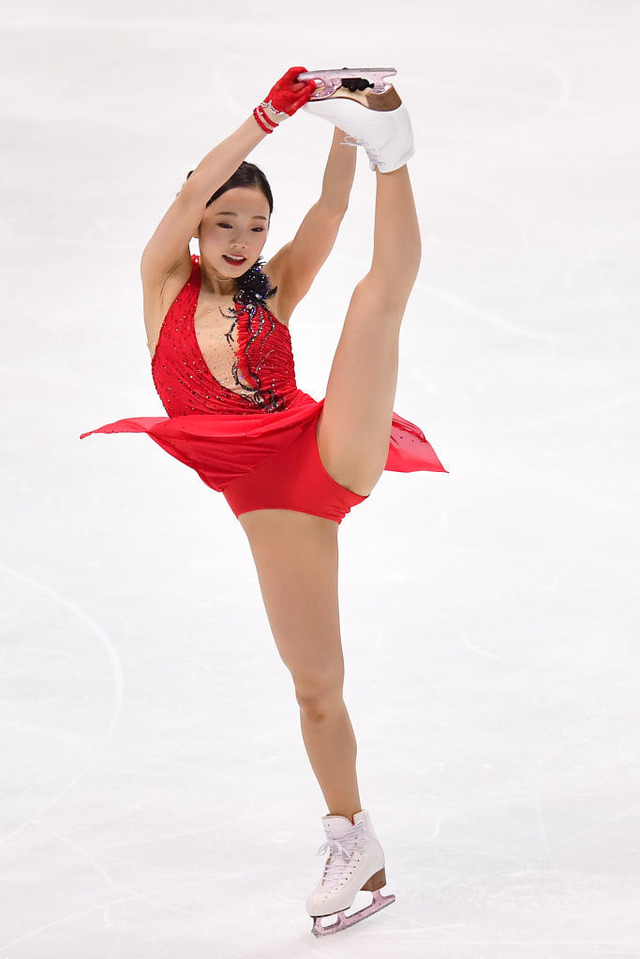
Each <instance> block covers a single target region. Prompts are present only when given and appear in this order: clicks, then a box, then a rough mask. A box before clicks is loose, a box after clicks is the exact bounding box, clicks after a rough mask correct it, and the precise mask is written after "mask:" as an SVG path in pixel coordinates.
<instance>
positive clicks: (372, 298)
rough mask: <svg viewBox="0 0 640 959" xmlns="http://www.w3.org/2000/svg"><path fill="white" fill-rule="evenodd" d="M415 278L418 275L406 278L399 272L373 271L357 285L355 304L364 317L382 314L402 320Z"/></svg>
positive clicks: (354, 294)
mask: <svg viewBox="0 0 640 959" xmlns="http://www.w3.org/2000/svg"><path fill="white" fill-rule="evenodd" d="M415 277H416V273H412V274H411V276H408V277H405V276H402V275H401V274H400V272H399V271H398V270H395V271H393V272H389V271H387V270H385V269H379V270H375V269H372V270H371V272H369V273H367V275H366V276H364V277H363V278H362V279H361V280H360V282H359V283H358V284H357V286H356V288H355V290H354V293H353V302H355V303H356V304H357V306H358V308H360V309H361V310H362V313H363V315H364V316H370V315H371V314H372V313H381V314H382V315H384V316H385V317H390V316H395V315H396V314H397V315H398V316H399V317H400V318H402V316H403V314H404V311H405V308H406V305H407V300H408V299H409V294H410V293H411V289H412V287H413V283H414V280H415Z"/></svg>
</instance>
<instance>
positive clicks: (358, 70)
mask: <svg viewBox="0 0 640 959" xmlns="http://www.w3.org/2000/svg"><path fill="white" fill-rule="evenodd" d="M396 73H397V71H396V70H394V68H393V67H354V68H353V69H350V68H349V67H344V68H343V69H342V70H307V72H306V73H301V74H300V76H299V77H298V80H315V81H316V83H317V87H318V88H317V90H316V92H315V93H313V94H312V95H311V99H312V100H326V98H327V97H330V96H332V94H334V93H335V92H336V90H337V89H338V87H340V86H344V87H346V88H347V89H348V90H365V89H366V88H367V87H372V88H373V93H384V92H385V91H386V90H388V89H389V86H390V84H389V83H386V82H385V81H386V79H387V77H395V75H396ZM345 81H347V82H345ZM354 81H355V82H354Z"/></svg>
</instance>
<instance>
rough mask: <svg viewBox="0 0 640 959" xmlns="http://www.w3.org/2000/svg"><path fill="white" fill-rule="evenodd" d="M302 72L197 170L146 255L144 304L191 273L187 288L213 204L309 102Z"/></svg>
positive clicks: (291, 73) (291, 74) (287, 78)
mask: <svg viewBox="0 0 640 959" xmlns="http://www.w3.org/2000/svg"><path fill="white" fill-rule="evenodd" d="M303 70H304V67H291V69H290V70H288V71H287V73H286V74H285V75H284V76H283V77H282V78H281V79H280V80H278V82H277V83H276V84H275V86H274V87H273V88H272V90H271V91H270V92H269V94H268V95H267V98H266V101H265V102H263V103H262V104H261V105H260V106H259V107H257V108H256V109H255V110H254V112H253V115H252V116H250V117H249V118H248V119H247V120H245V122H244V123H243V124H242V126H240V127H239V128H238V129H237V130H236V131H235V132H234V133H232V134H231V135H230V136H228V137H227V138H226V139H225V140H223V141H222V142H221V143H219V144H218V146H216V147H214V148H213V150H211V152H210V153H208V154H207V155H206V156H205V157H204V159H203V160H201V161H200V163H199V164H198V165H197V167H196V168H195V170H194V171H193V174H192V175H191V176H190V177H189V179H188V180H187V182H186V183H185V185H184V186H183V188H182V190H181V191H180V193H179V194H178V196H177V197H176V199H175V200H174V202H173V203H172V204H171V206H170V207H169V209H168V210H167V212H166V213H165V215H164V217H163V218H162V220H161V221H160V223H159V225H158V227H157V229H156V231H155V232H154V234H153V236H152V237H151V239H150V240H149V242H148V243H147V245H146V247H145V249H144V252H143V254H142V262H141V273H142V282H143V286H144V288H145V298H146V296H147V294H149V295H161V291H162V287H163V286H164V284H165V282H166V280H167V278H168V277H169V276H171V275H172V274H175V273H176V272H179V273H180V272H182V273H186V276H185V277H184V281H185V282H186V279H187V278H188V276H189V272H190V270H191V261H190V256H189V240H190V239H191V237H192V236H193V235H194V234H195V232H196V230H197V229H198V226H199V224H200V222H201V220H202V217H203V214H204V211H205V209H206V204H207V202H208V200H209V199H210V198H211V196H212V195H213V194H214V193H215V192H216V190H217V189H219V187H221V186H222V184H223V183H225V182H226V181H227V180H228V179H229V177H230V176H232V174H233V173H235V171H236V170H237V169H238V167H239V166H240V164H241V163H242V161H243V160H244V159H245V157H247V156H248V155H249V153H251V151H252V150H253V149H254V147H256V146H257V144H258V143H259V142H260V141H261V140H263V139H264V137H265V136H266V135H267V134H268V133H270V132H271V130H272V129H275V127H276V126H278V124H279V123H280V121H281V120H283V119H286V117H287V116H291V115H292V114H293V113H295V112H296V110H298V109H299V108H300V107H301V106H302V105H303V104H304V103H306V102H307V101H308V99H309V97H310V96H311V93H312V92H313V90H315V84H314V83H313V82H312V81H306V82H304V83H303V82H298V81H297V80H296V77H297V75H298V74H299V73H301V72H302V71H303Z"/></svg>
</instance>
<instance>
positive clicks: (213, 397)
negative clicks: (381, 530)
mask: <svg viewBox="0 0 640 959" xmlns="http://www.w3.org/2000/svg"><path fill="white" fill-rule="evenodd" d="M192 262H193V266H192V270H191V276H190V277H189V279H188V281H187V283H186V284H185V285H184V287H183V288H182V290H181V291H180V293H179V294H178V296H177V297H176V299H175V300H174V302H173V303H172V305H171V307H170V309H169V311H168V313H167V315H166V317H165V319H164V321H163V324H162V328H161V330H160V336H159V339H158V343H157V346H156V350H155V353H154V356H153V360H152V363H151V369H152V374H153V380H154V383H155V386H156V389H157V391H158V395H159V396H160V399H161V400H162V403H163V406H164V408H165V409H166V411H167V413H168V414H169V416H168V417H166V416H143V417H135V418H133V419H125V420H118V421H117V422H116V423H109V424H107V425H106V426H101V427H100V428H99V429H96V430H91V431H90V433H83V434H82V436H83V437H85V436H89V435H91V433H147V434H148V435H149V436H150V437H151V439H152V440H154V441H155V442H156V443H157V444H158V445H159V446H161V447H162V449H164V450H165V451H166V452H167V453H170V454H171V456H174V457H175V458H176V459H178V460H180V462H182V463H185V464H186V465H187V466H190V467H191V468H192V469H194V470H195V471H196V472H197V473H198V475H199V476H200V478H201V479H202V480H203V481H204V482H205V483H206V484H207V486H210V487H211V488H212V489H214V490H218V491H221V492H222V493H223V494H224V496H225V497H226V499H227V502H228V503H229V505H230V506H231V509H232V510H233V512H234V513H235V515H236V516H239V515H240V514H241V513H245V512H247V511H249V510H254V509H291V510H297V511H299V512H303V513H312V514H314V515H316V516H323V517H326V518H327V519H332V520H335V521H336V522H338V523H340V522H341V520H342V519H343V517H344V516H345V514H346V513H348V512H349V510H350V509H351V507H352V506H355V505H356V504H358V503H362V502H363V500H365V499H366V498H367V497H365V496H360V495H359V494H357V493H354V492H353V491H351V490H349V489H347V488H346V487H344V486H341V485H340V484H339V483H337V482H336V481H335V480H334V479H333V477H331V476H330V475H329V473H328V472H327V471H326V469H325V468H324V466H323V465H322V462H321V460H320V454H319V452H318V442H317V438H316V426H317V421H318V417H319V416H320V413H321V411H322V406H323V403H324V400H320V401H319V402H318V401H317V400H314V399H313V397H311V396H309V395H308V394H307V393H303V392H302V391H301V390H299V389H298V387H297V385H296V378H295V370H294V361H293V353H292V351H291V337H290V334H289V329H288V328H287V327H286V326H285V325H284V323H281V322H280V321H279V320H278V319H277V318H276V317H275V316H274V315H273V314H272V313H270V312H269V310H268V309H266V307H264V306H262V305H258V306H254V305H252V304H249V305H247V304H242V303H241V302H239V301H236V308H235V313H234V317H235V319H234V322H233V323H232V327H231V330H230V331H229V333H228V334H226V339H227V343H228V344H229V346H231V349H228V347H227V346H225V348H224V350H222V351H221V354H220V363H221V364H222V365H221V369H218V367H217V366H216V368H215V374H216V375H214V370H213V369H212V368H210V366H209V365H207V362H206V361H205V359H204V356H203V354H202V351H201V349H200V346H199V344H198V340H197V337H196V333H195V329H194V317H195V312H196V306H197V303H198V296H199V293H200V283H201V274H200V266H199V258H198V257H197V256H194V257H192ZM227 356H228V357H230V358H231V359H229V360H227V359H225V357H227ZM223 381H225V385H223ZM385 469H387V470H394V471H396V472H401V473H410V472H414V471H415V470H432V471H437V472H446V470H445V469H444V467H443V466H442V464H441V463H440V461H439V459H438V457H437V456H436V454H435V452H434V450H433V448H432V447H431V445H430V443H429V442H428V441H427V440H426V439H425V437H424V434H423V433H422V431H421V430H420V429H419V428H418V427H417V426H415V425H414V424H413V423H410V422H408V421H407V420H404V419H402V417H400V416H397V414H395V413H394V414H393V424H392V428H391V436H390V443H389V455H388V458H387V463H386V466H385Z"/></svg>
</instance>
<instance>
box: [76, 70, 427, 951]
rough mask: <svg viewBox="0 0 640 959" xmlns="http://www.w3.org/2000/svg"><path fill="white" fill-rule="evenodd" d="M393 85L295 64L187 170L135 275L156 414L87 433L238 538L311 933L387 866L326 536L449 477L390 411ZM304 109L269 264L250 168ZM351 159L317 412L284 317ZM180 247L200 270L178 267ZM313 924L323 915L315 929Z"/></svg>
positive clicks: (334, 221)
mask: <svg viewBox="0 0 640 959" xmlns="http://www.w3.org/2000/svg"><path fill="white" fill-rule="evenodd" d="M393 73H395V71H394V70H387V71H379V70H372V71H371V70H356V71H348V70H346V71H338V72H337V73H336V72H331V71H330V72H327V71H315V72H313V73H312V74H306V73H305V72H304V68H302V67H292V68H291V69H290V70H288V71H287V73H286V74H285V75H284V76H283V77H282V78H281V79H280V80H279V81H278V82H277V83H276V84H275V86H274V87H273V89H272V90H271V91H270V93H269V94H268V96H267V98H266V100H265V101H263V102H262V103H261V104H260V106H258V107H256V109H255V110H254V111H253V114H252V115H250V116H249V117H248V118H247V119H246V120H245V122H244V123H243V124H242V125H241V126H240V127H239V128H238V129H237V130H236V131H235V132H234V133H232V134H231V135H230V136H229V137H227V139H225V140H223V141H222V142H221V143H219V144H218V146H216V147H214V149H213V150H212V151H211V152H210V153H208V154H207V156H205V157H204V159H203V160H202V161H201V162H200V163H199V164H198V166H197V167H196V168H195V170H194V171H193V172H192V174H191V175H189V176H188V178H187V180H186V182H185V184H184V186H183V188H182V190H181V192H180V193H179V194H178V196H177V198H176V199H175V201H174V202H173V203H172V204H171V206H170V207H169V209H168V211H167V213H166V214H165V216H164V217H163V219H162V220H161V222H160V224H159V226H158V227H157V229H156V231H155V233H154V234H153V236H152V237H151V239H150V240H149V243H148V244H147V246H146V248H145V250H144V253H143V255H142V263H141V274H142V285H143V290H144V315H145V324H146V329H147V335H148V343H149V349H150V352H151V354H152V374H153V378H154V382H155V385H156V388H157V391H158V393H159V396H160V399H161V400H162V402H163V404H164V407H165V409H166V411H167V413H168V417H138V418H134V419H127V420H120V421H118V422H117V423H111V424H109V425H107V426H103V427H101V428H100V429H98V430H93V431H92V432H103V433H109V432H145V433H147V434H148V435H149V436H151V437H152V439H153V440H154V441H155V442H156V443H158V444H159V445H160V446H161V447H162V448H163V449H164V450H166V451H167V452H169V453H170V454H171V455H172V456H174V457H176V458H177V459H179V460H181V461H182V462H183V463H186V464H187V465H188V466H190V467H192V468H193V469H195V470H196V471H197V472H198V474H199V475H200V477H201V478H202V479H203V480H204V482H205V483H206V484H207V485H208V486H210V487H211V488H212V489H214V490H218V491H221V492H222V493H223V495H224V496H225V498H226V499H227V502H228V503H229V505H230V507H231V509H232V510H233V512H234V513H235V515H236V516H237V517H238V520H239V522H240V524H241V526H242V528H243V529H244V531H245V533H246V535H247V537H248V541H249V544H250V548H251V551H252V555H253V559H254V561H255V565H256V569H257V573H258V579H259V583H260V589H261V592H262V596H263V599H264V604H265V608H266V612H267V616H268V619H269V623H270V626H271V630H272V632H273V636H274V638H275V642H276V645H277V648H278V651H279V653H280V656H281V657H282V660H283V662H284V663H285V665H286V666H287V668H288V669H289V670H290V672H291V676H292V679H293V684H294V688H295V695H296V698H297V701H298V703H299V706H300V718H301V726H302V735H303V738H304V743H305V747H306V750H307V753H308V756H309V760H310V762H311V765H312V767H313V771H314V773H315V776H316V778H317V780H318V783H319V786H320V789H321V790H322V794H323V796H324V799H325V801H326V804H327V808H328V814H327V815H325V816H324V817H323V825H324V830H325V839H326V842H325V844H324V846H323V847H322V848H321V852H322V853H327V854H328V855H327V859H326V862H325V865H324V870H323V874H322V878H321V880H320V883H319V885H318V887H317V888H316V889H315V891H314V892H313V893H312V894H311V895H310V897H309V899H308V900H307V911H308V913H309V915H310V916H311V917H312V918H313V928H312V931H313V932H314V934H315V935H325V934H327V933H331V932H336V931H339V930H341V929H343V928H345V927H346V926H348V925H352V924H353V923H354V922H357V921H360V920H361V919H363V918H364V917H365V916H368V915H371V914H372V913H373V912H376V911H377V910H378V909H380V908H382V907H383V906H385V905H388V904H389V903H390V902H392V901H393V899H394V897H393V896H383V895H382V893H381V892H380V890H381V889H382V887H383V886H384V885H385V884H386V876H385V863H384V856H383V852H382V848H381V846H380V843H379V841H378V839H377V837H376V835H375V833H374V830H373V827H372V823H371V818H370V815H369V813H368V811H367V810H364V809H363V808H362V803H361V799H360V793H359V791H358V780H357V776H356V740H355V737H354V733H353V729H352V726H351V722H350V720H349V715H348V712H347V708H346V706H345V703H344V700H343V678H344V664H343V655H342V646H341V637H340V627H339V616H338V526H339V524H340V522H341V521H342V519H343V517H344V516H345V515H346V513H348V512H349V510H350V509H351V507H353V506H355V505H357V504H359V503H361V502H363V500H365V499H366V498H367V497H368V496H369V494H370V493H371V491H372V490H373V488H374V486H375V485H376V483H377V482H378V479H379V477H380V475H381V473H382V471H383V470H384V469H390V470H396V471H400V472H409V471H413V470H432V471H441V472H446V471H445V470H444V467H443V466H442V465H441V463H440V461H439V460H438V457H437V456H436V454H435V453H434V451H433V449H432V447H431V445H430V444H429V443H428V442H427V440H426V439H425V437H424V434H423V433H422V431H421V430H420V429H419V428H418V427H417V426H416V425H415V424H413V423H410V422H409V421H407V420H404V419H403V418H402V417H400V416H398V415H397V414H396V413H394V411H393V402H394V397H395V392H396V382H397V372H398V339H399V331H400V324H401V321H402V317H403V314H404V311H405V307H406V304H407V300H408V297H409V294H410V292H411V289H412V287H413V284H414V281H415V278H416V275H417V272H418V267H419V263H420V254H421V247H420V233H419V228H418V220H417V216H416V211H415V206H414V201H413V195H412V191H411V184H410V181H409V173H408V170H407V165H406V164H407V160H408V159H409V158H410V157H411V156H412V154H413V140H412V133H411V125H410V121H409V117H408V114H407V111H406V108H405V107H404V105H403V104H402V102H401V100H400V98H399V96H398V94H397V93H396V91H395V89H394V88H393V87H392V86H390V85H389V84H387V83H384V82H383V79H384V77H386V76H389V75H391V74H393ZM336 75H337V76H338V80H337V81H336ZM340 81H341V84H340ZM303 106H304V107H305V108H306V109H307V110H308V111H309V112H311V113H313V114H315V115H317V116H319V117H322V118H324V119H326V120H328V121H329V122H330V123H332V124H333V125H334V127H335V131H334V136H333V143H332V145H331V150H330V152H329V157H328V161H327V165H326V169H325V173H324V178H323V182H322V191H321V193H320V197H319V199H318V200H317V202H316V203H315V204H314V205H313V206H312V207H311V209H310V210H309V212H308V213H307V215H306V216H305V217H304V219H303V220H302V223H301V225H300V227H299V229H298V232H297V233H296V234H295V236H294V238H293V240H291V242H289V243H287V244H286V246H284V247H283V248H282V249H281V250H279V251H278V252H277V253H275V255H274V256H272V257H271V258H270V259H269V260H268V262H267V263H266V264H264V263H263V261H262V260H261V258H260V257H261V253H262V250H263V247H264V245H265V242H266V239H267V235H268V231H269V224H270V219H271V213H272V210H273V199H272V195H271V190H270V188H269V184H268V182H267V180H266V178H265V176H264V174H263V173H262V171H260V170H259V169H258V168H257V167H256V166H254V165H253V164H251V163H248V162H246V161H245V157H247V156H248V155H249V154H250V153H251V151H252V150H253V149H254V147H256V146H257V144H258V143H260V141H262V140H263V139H264V138H265V137H266V136H268V135H270V134H271V133H272V132H273V131H274V130H276V129H277V127H278V126H279V124H280V123H281V122H283V121H284V120H286V119H287V118H288V117H291V116H293V115H294V114H295V113H296V111H297V110H299V109H300V108H301V107H303ZM345 143H346V144H347V146H345ZM357 145H362V146H363V147H364V149H365V151H366V153H367V155H368V157H369V161H370V165H371V169H372V170H374V171H375V181H376V205H375V225H374V251H373V260H372V263H371V267H370V269H369V272H368V273H367V274H366V276H365V277H364V278H363V279H361V280H360V282H359V283H358V284H357V285H356V287H355V290H354V293H353V296H352V299H351V302H350V305H349V309H348V313H347V316H346V319H345V322H344V327H343V330H342V334H341V336H340V340H339V343H338V346H337V349H336V352H335V357H334V360H333V364H332V367H331V372H330V375H329V380H328V384H327V389H326V396H325V398H324V399H323V400H321V401H319V402H318V401H316V400H315V399H313V398H312V397H311V396H309V395H308V394H307V393H304V392H302V391H301V390H299V389H298V387H297V385H296V380H295V374H294V364H293V355H292V352H291V338H290V333H289V322H290V320H291V316H292V314H293V312H294V310H295V308H296V306H297V304H298V303H299V302H300V300H301V299H302V298H303V297H304V296H305V295H306V294H307V292H308V291H309V288H310V287H311V284H312V283H313V280H314V279H315V277H316V275H317V273H318V271H319V270H320V268H321V266H322V264H323V263H324V262H325V260H326V258H327V256H328V255H329V253H330V251H331V249H332V247H333V245H334V242H335V240H336V236H337V233H338V229H339V227H340V224H341V221H342V219H343V217H344V215H345V212H346V210H347V205H348V201H349V194H350V191H351V186H352V182H353V177H354V171H355V162H356V149H354V147H355V146H357ZM193 236H196V237H197V238H198V240H199V247H200V253H199V256H191V255H190V252H189V241H190V240H191V238H192V237H193ZM87 435H89V434H87V433H85V434H83V436H87ZM361 889H365V890H368V891H371V892H372V893H373V898H372V902H371V904H370V905H369V906H367V907H365V908H364V909H361V910H360V911H359V912H356V913H354V914H353V915H350V916H346V915H345V912H346V910H348V909H350V907H351V906H352V905H353V902H354V899H355V896H356V893H357V892H358V891H359V890H361ZM324 917H336V918H335V919H334V920H333V921H331V922H330V923H324V924H323V923H322V921H321V920H322V918H324Z"/></svg>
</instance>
